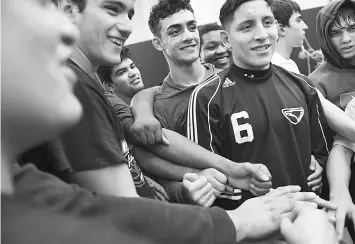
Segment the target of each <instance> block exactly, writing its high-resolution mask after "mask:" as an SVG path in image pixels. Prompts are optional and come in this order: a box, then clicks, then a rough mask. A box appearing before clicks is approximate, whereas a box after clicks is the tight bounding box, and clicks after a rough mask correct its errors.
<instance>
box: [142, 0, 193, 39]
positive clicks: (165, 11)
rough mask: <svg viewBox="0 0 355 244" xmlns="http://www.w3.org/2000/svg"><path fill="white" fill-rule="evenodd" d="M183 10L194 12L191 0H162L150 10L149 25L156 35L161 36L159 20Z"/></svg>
mask: <svg viewBox="0 0 355 244" xmlns="http://www.w3.org/2000/svg"><path fill="white" fill-rule="evenodd" d="M181 10H189V11H190V12H192V13H194V11H193V9H192V7H191V4H190V0H160V1H159V2H158V3H157V4H156V5H154V6H153V7H152V9H151V11H150V15H149V20H148V25H149V28H150V31H151V32H152V33H153V35H154V36H160V35H159V33H160V28H159V22H160V20H162V19H165V18H167V17H169V16H171V15H173V14H175V13H177V12H179V11H181Z"/></svg>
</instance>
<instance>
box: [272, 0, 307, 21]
mask: <svg viewBox="0 0 355 244" xmlns="http://www.w3.org/2000/svg"><path fill="white" fill-rule="evenodd" d="M271 10H272V13H273V14H274V17H275V19H276V20H277V22H279V24H282V25H283V26H290V18H291V16H292V14H294V13H301V7H300V5H298V4H297V3H296V2H294V1H292V0H274V2H273V3H272V4H271Z"/></svg>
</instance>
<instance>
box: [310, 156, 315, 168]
mask: <svg viewBox="0 0 355 244" xmlns="http://www.w3.org/2000/svg"><path fill="white" fill-rule="evenodd" d="M315 160H316V159H315V158H314V157H313V155H312V156H311V163H310V165H309V169H310V170H312V171H315V170H316V161H315Z"/></svg>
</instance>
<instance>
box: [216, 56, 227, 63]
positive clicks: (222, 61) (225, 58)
mask: <svg viewBox="0 0 355 244" xmlns="http://www.w3.org/2000/svg"><path fill="white" fill-rule="evenodd" d="M216 61H217V62H218V63H224V62H227V61H228V56H225V57H220V58H217V59H216Z"/></svg>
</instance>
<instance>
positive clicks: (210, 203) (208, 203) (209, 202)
mask: <svg viewBox="0 0 355 244" xmlns="http://www.w3.org/2000/svg"><path fill="white" fill-rule="evenodd" d="M215 200H216V197H215V196H212V197H210V199H208V200H207V202H206V203H205V205H204V207H205V208H209V207H211V205H212V204H213V203H214V201H215Z"/></svg>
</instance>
